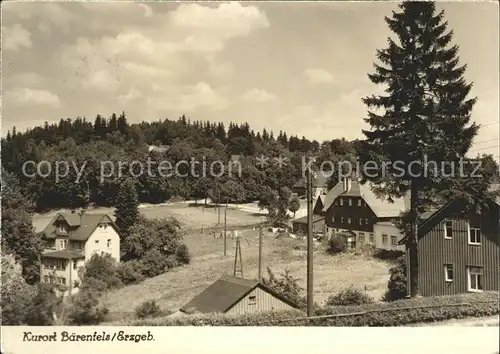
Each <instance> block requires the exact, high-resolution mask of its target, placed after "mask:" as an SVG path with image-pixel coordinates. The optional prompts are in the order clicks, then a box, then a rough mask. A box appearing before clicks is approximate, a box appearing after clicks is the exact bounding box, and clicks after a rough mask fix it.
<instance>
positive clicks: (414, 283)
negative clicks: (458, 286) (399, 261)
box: [407, 181, 419, 298]
mask: <svg viewBox="0 0 500 354" xmlns="http://www.w3.org/2000/svg"><path fill="white" fill-rule="evenodd" d="M410 212H411V215H412V230H411V235H409V236H410V237H409V238H408V241H407V242H408V253H409V256H410V262H409V263H410V264H409V273H410V276H409V279H407V282H408V283H409V285H410V297H412V298H414V297H417V296H419V288H418V285H419V281H418V279H419V273H418V219H419V218H418V185H417V184H416V183H415V181H413V182H412V186H411V210H410Z"/></svg>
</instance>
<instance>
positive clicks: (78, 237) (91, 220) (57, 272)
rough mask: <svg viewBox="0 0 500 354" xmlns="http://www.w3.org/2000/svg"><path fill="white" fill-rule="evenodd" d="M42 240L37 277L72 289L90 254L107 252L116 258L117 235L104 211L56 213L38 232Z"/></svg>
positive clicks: (117, 255) (117, 256)
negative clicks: (42, 246)
mask: <svg viewBox="0 0 500 354" xmlns="http://www.w3.org/2000/svg"><path fill="white" fill-rule="evenodd" d="M40 234H41V236H42V239H43V240H44V241H45V243H46V248H45V250H44V251H43V253H42V255H41V269H40V275H41V276H40V278H41V281H42V282H43V283H56V284H61V285H65V286H67V287H68V291H72V292H73V291H74V289H75V288H76V287H75V285H77V284H79V282H80V279H79V277H78V269H79V268H80V267H81V266H83V265H84V264H85V262H86V261H88V260H89V259H90V258H91V257H92V255H94V254H96V253H97V254H105V253H108V254H110V255H111V257H112V258H114V259H115V260H116V261H117V262H119V261H120V235H119V233H118V228H117V227H116V225H115V223H114V222H113V220H112V219H111V217H110V216H109V215H107V214H91V213H85V212H84V211H80V212H72V213H70V214H63V213H59V214H57V215H56V216H55V217H54V218H53V219H52V221H51V222H50V223H49V224H48V225H47V226H46V227H45V229H44V230H43V231H42V232H41V233H40Z"/></svg>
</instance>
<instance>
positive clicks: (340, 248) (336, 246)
mask: <svg viewBox="0 0 500 354" xmlns="http://www.w3.org/2000/svg"><path fill="white" fill-rule="evenodd" d="M346 250H347V241H346V240H345V239H344V238H343V237H338V236H333V237H332V238H331V239H330V240H328V248H327V252H328V253H330V254H337V253H342V252H345V251H346Z"/></svg>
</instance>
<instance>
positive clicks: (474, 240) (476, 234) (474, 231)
mask: <svg viewBox="0 0 500 354" xmlns="http://www.w3.org/2000/svg"><path fill="white" fill-rule="evenodd" d="M467 227H468V231H469V244H470V245H480V244H481V229H480V228H478V227H470V224H468V225H467Z"/></svg>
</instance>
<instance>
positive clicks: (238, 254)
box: [233, 233, 243, 278]
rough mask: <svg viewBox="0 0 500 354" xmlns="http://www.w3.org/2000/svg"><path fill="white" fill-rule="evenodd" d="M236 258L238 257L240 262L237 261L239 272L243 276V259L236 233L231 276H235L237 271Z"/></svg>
mask: <svg viewBox="0 0 500 354" xmlns="http://www.w3.org/2000/svg"><path fill="white" fill-rule="evenodd" d="M238 256H239V257H238ZM238 258H239V259H240V262H239V263H240V269H239V272H240V274H241V278H243V259H242V257H241V244H240V237H239V235H238V234H237V233H236V249H235V251H234V272H233V276H235V277H236V273H237V272H238Z"/></svg>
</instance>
